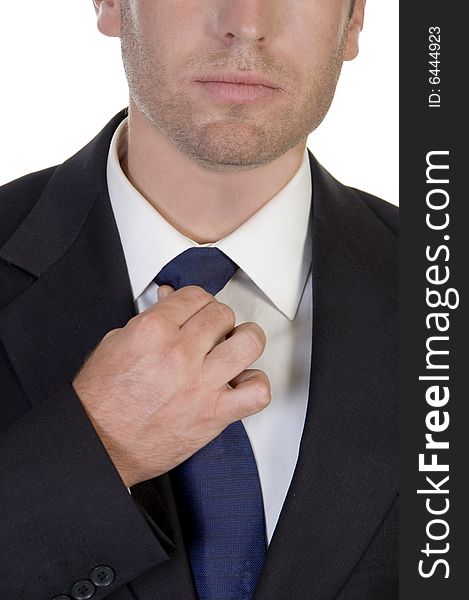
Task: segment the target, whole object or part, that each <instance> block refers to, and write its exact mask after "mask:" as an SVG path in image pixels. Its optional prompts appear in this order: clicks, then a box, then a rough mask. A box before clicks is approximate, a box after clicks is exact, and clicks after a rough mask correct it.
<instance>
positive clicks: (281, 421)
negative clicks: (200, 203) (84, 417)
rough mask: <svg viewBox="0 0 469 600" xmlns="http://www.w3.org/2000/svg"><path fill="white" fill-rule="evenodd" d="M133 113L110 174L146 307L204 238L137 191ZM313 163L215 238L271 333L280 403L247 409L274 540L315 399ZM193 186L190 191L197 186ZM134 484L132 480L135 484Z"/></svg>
mask: <svg viewBox="0 0 469 600" xmlns="http://www.w3.org/2000/svg"><path fill="white" fill-rule="evenodd" d="M126 127H127V119H124V121H123V122H122V123H121V124H120V125H119V127H118V128H117V130H116V132H115V134H114V136H113V139H112V142H111V146H110V150H109V156H108V163H107V181H108V189H109V196H110V199H111V204H112V209H113V211H114V216H115V219H116V223H117V227H118V230H119V235H120V239H121V242H122V246H123V250H124V254H125V259H126V263H127V269H128V273H129V278H130V283H131V286H132V291H133V297H134V301H135V307H136V310H137V311H138V312H139V313H140V312H142V311H144V310H146V309H147V308H149V307H150V306H152V305H153V304H154V303H155V302H156V301H157V289H158V286H157V285H156V284H155V283H154V282H153V279H154V278H155V277H156V275H157V274H158V273H159V271H160V270H161V269H162V268H163V267H164V265H165V264H166V263H168V262H169V261H170V260H172V259H173V258H175V257H176V256H177V255H178V254H180V253H181V252H184V251H185V250H187V249H188V248H192V247H195V246H199V245H200V244H197V243H196V242H194V241H193V240H191V239H189V238H187V237H186V236H184V235H183V234H181V233H180V232H179V231H178V230H177V229H175V228H174V227H173V226H172V225H170V224H169V223H168V221H166V220H165V219H164V218H163V217H162V216H161V215H160V213H159V212H158V211H157V210H155V208H153V206H152V205H151V204H150V203H149V202H148V201H147V200H146V199H145V198H144V197H143V196H142V195H141V194H140V193H139V192H138V191H137V189H136V188H135V187H134V186H133V185H132V184H131V183H130V181H129V180H128V179H127V177H126V176H125V174H124V172H123V171H122V169H121V166H120V159H119V157H120V156H122V150H123V148H122V144H123V140H124V138H125V136H123V135H122V134H123V132H124V130H125V128H126ZM311 189H312V186H311V172H310V167H309V159H308V154H307V152H306V151H305V155H304V159H303V162H302V164H301V166H300V168H299V170H298V171H297V172H296V174H295V175H294V177H293V178H292V179H291V180H290V181H289V183H288V184H287V185H286V186H285V187H284V188H283V189H282V190H280V192H279V193H278V194H277V195H276V196H274V197H273V198H272V199H271V200H270V201H269V202H267V204H265V205H264V206H263V207H262V208H261V209H260V210H259V211H257V212H256V213H255V214H254V215H253V216H252V217H251V218H250V219H248V220H247V221H246V222H245V223H243V224H242V225H241V226H240V227H238V229H236V230H235V231H233V232H232V233H230V234H229V235H227V236H226V237H224V238H223V239H221V240H219V241H217V242H215V243H212V244H202V245H203V246H214V247H217V248H219V249H220V250H222V251H223V252H224V253H225V254H226V255H227V256H229V257H230V258H231V259H232V260H233V261H234V262H235V263H236V264H237V265H239V269H238V271H237V272H236V273H235V275H234V276H233V278H232V279H231V280H230V281H229V282H228V283H227V285H226V286H225V287H224V288H223V289H222V290H221V291H220V292H219V293H218V294H217V295H216V298H217V299H218V300H219V301H220V302H224V303H225V304H228V305H229V306H230V307H231V308H232V309H233V311H234V313H235V315H236V324H239V323H243V322H245V321H254V322H256V323H258V324H259V325H260V326H261V327H262V329H263V330H264V332H265V334H266V338H267V343H266V348H265V351H264V353H263V354H262V356H261V357H260V358H259V359H258V360H257V361H256V362H255V363H254V364H253V365H252V368H257V369H262V370H263V371H265V373H267V375H268V377H269V379H270V383H271V393H272V401H271V404H270V405H269V406H268V407H267V408H266V409H264V410H263V411H261V412H260V413H258V414H256V415H253V416H250V417H247V418H245V419H243V424H244V426H245V429H246V432H247V435H248V437H249V440H250V442H251V446H252V449H253V452H254V456H255V458H256V462H257V468H258V472H259V478H260V483H261V488H262V495H263V502H264V510H265V517H266V532H267V539H268V542H269V543H270V540H271V538H272V534H273V532H274V529H275V526H276V524H277V521H278V518H279V515H280V511H281V509H282V506H283V503H284V500H285V497H286V494H287V491H288V488H289V486H290V482H291V479H292V476H293V472H294V469H295V466H296V462H297V458H298V451H299V445H300V440H301V435H302V432H303V427H304V421H305V415H306V408H307V404H308V390H309V376H310V364H311V341H312V295H311V251H312V248H311V234H310V218H309V217H310V207H311ZM188 193H190V191H189V192H188ZM129 491H130V490H129Z"/></svg>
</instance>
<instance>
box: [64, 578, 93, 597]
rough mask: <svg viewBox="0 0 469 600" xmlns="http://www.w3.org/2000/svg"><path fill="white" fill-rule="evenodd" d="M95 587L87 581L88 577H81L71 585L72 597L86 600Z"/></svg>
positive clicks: (91, 594)
mask: <svg viewBox="0 0 469 600" xmlns="http://www.w3.org/2000/svg"><path fill="white" fill-rule="evenodd" d="M95 591H96V588H95V587H94V585H93V584H92V583H91V581H88V579H81V580H80V581H77V582H76V583H75V585H74V586H73V587H72V591H71V592H70V593H71V594H72V598H74V599H75V600H88V598H91V596H93V594H94V593H95Z"/></svg>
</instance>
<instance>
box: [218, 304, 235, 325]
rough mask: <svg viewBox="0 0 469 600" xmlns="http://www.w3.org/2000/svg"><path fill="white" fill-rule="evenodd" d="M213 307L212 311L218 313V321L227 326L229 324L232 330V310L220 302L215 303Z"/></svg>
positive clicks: (233, 316)
mask: <svg viewBox="0 0 469 600" xmlns="http://www.w3.org/2000/svg"><path fill="white" fill-rule="evenodd" d="M214 305H215V306H214V310H215V311H217V312H218V314H219V318H220V320H222V321H224V322H226V323H227V324H228V323H230V324H231V328H233V327H234V324H235V320H236V317H235V314H234V311H233V309H232V308H230V307H229V306H228V305H227V304H223V303H222V302H215V303H214Z"/></svg>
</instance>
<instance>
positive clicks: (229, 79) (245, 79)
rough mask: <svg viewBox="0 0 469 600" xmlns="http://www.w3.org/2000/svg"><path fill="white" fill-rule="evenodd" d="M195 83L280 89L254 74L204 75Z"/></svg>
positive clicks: (268, 80)
mask: <svg viewBox="0 0 469 600" xmlns="http://www.w3.org/2000/svg"><path fill="white" fill-rule="evenodd" d="M195 81H198V82H200V83H208V82H211V81H212V82H215V81H218V82H221V83H244V84H246V85H263V86H265V87H270V88H274V89H279V86H278V85H276V84H275V83H273V82H272V81H270V79H267V78H266V77H263V76H262V75H259V74H257V73H254V72H252V71H251V72H245V73H213V74H210V75H202V76H200V77H197V78H196V79H195Z"/></svg>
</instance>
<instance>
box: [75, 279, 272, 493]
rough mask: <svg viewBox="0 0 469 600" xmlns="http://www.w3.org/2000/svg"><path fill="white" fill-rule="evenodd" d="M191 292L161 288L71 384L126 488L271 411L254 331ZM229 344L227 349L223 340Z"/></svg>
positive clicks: (259, 338)
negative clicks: (242, 422) (230, 427)
mask: <svg viewBox="0 0 469 600" xmlns="http://www.w3.org/2000/svg"><path fill="white" fill-rule="evenodd" d="M234 325H235V316H234V313H233V311H232V310H231V308H230V307H229V306H227V305H226V304H222V303H221V302H218V301H217V300H216V299H215V298H214V296H212V295H211V294H209V293H208V292H206V291H205V290H203V289H202V288H200V287H197V286H187V287H184V288H181V289H179V290H177V291H173V289H172V288H170V287H169V286H162V287H160V288H159V301H158V303H157V304H155V305H154V306H153V307H152V308H150V309H148V310H146V311H145V312H143V313H141V314H140V315H137V316H136V317H134V318H132V319H130V321H129V322H128V323H127V325H126V326H125V327H123V328H120V329H114V330H112V331H110V332H109V333H108V334H107V335H106V336H105V337H104V338H103V340H102V341H101V342H100V344H98V346H97V347H96V348H95V350H94V351H93V352H92V354H91V355H90V357H89V358H88V360H87V361H86V362H85V364H84V365H83V367H82V368H81V370H80V372H79V373H78V375H77V376H76V378H75V379H74V381H73V387H74V389H75V391H76V393H77V394H78V396H79V398H80V400H81V402H82V404H83V406H84V408H85V410H86V412H87V414H88V416H89V418H90V420H91V422H92V423H93V425H94V427H95V429H96V431H97V433H98V435H99V436H100V438H101V440H102V442H103V444H104V446H105V448H106V449H107V451H108V453H109V455H110V457H111V459H112V461H113V462H114V464H115V466H116V468H117V470H118V471H119V473H120V475H121V477H122V479H123V481H124V483H125V485H126V486H127V487H130V486H132V485H135V484H136V483H138V482H140V481H145V480H147V479H151V478H152V477H156V476H158V475H161V474H162V473H165V472H167V471H169V470H170V469H172V468H173V467H175V466H177V465H178V464H179V463H181V462H183V461H184V460H186V459H187V458H188V457H189V456H191V455H192V454H194V453H195V452H196V451H197V450H199V449H200V448H202V447H203V446H205V445H206V444H207V443H208V442H210V441H211V440H212V439H213V438H215V437H216V436H217V435H218V434H219V433H220V432H221V431H222V430H223V429H225V427H227V426H228V425H229V424H230V423H232V422H234V421H237V420H239V419H241V418H243V417H247V416H249V415H252V414H255V413H257V412H259V411H261V410H262V409H263V408H265V407H266V406H267V405H268V404H269V402H270V385H269V380H268V378H267V375H266V374H265V373H263V372H262V371H259V370H255V369H250V370H246V369H247V367H249V366H250V365H251V364H252V363H253V362H254V361H255V360H257V358H259V356H260V355H261V354H262V352H263V351H264V348H265V341H266V340H265V335H264V333H263V331H262V329H261V328H260V327H259V326H258V325H256V324H255V323H243V324H242V325H239V326H237V327H234ZM225 338H226V339H225Z"/></svg>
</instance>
